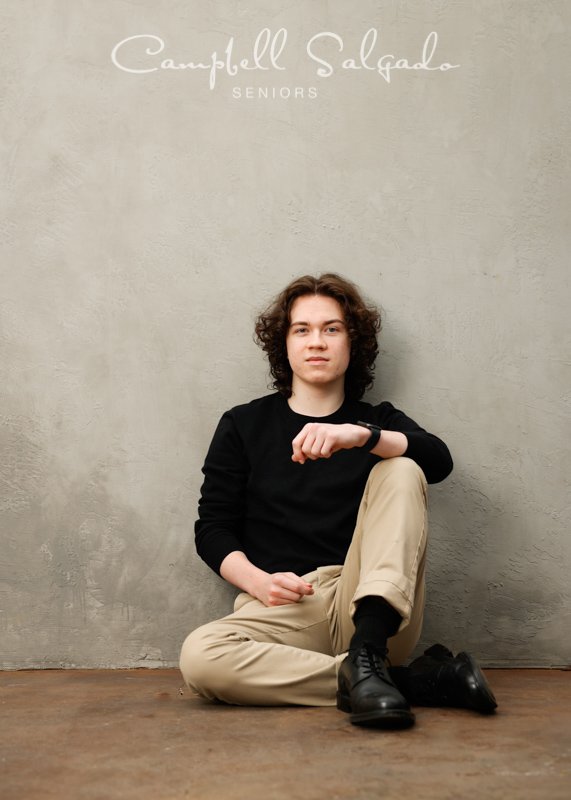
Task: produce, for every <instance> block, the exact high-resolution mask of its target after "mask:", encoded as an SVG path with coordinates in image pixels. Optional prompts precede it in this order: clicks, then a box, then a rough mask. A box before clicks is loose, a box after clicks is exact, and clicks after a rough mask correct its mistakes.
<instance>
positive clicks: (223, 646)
mask: <svg viewBox="0 0 571 800" xmlns="http://www.w3.org/2000/svg"><path fill="white" fill-rule="evenodd" d="M229 644H230V642H229V641H228V640H227V638H226V637H224V636H221V635H220V634H219V632H218V631H217V629H216V625H215V624H213V623H210V624H207V625H202V626H201V627H200V628H197V629H196V630H194V631H192V633H190V634H189V635H188V636H187V637H186V639H185V640H184V643H183V645H182V649H181V652H180V661H179V666H180V671H181V673H182V677H183V678H184V681H185V683H186V684H187V686H189V687H190V688H191V689H192V690H193V691H195V692H196V693H197V694H199V695H202V697H206V698H208V699H209V700H212V699H214V698H218V697H220V695H221V691H222V692H223V690H224V688H225V687H226V686H227V684H228V680H229V674H230V673H231V670H229V666H228V659H227V658H225V656H226V655H227V654H228V645H229Z"/></svg>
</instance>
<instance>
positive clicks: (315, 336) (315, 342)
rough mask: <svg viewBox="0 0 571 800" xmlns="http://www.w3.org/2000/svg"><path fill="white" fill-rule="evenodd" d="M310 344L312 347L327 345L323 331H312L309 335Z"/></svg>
mask: <svg viewBox="0 0 571 800" xmlns="http://www.w3.org/2000/svg"><path fill="white" fill-rule="evenodd" d="M309 346H310V347H320V348H323V347H325V337H324V335H323V331H320V330H315V331H312V332H311V335H310V337H309Z"/></svg>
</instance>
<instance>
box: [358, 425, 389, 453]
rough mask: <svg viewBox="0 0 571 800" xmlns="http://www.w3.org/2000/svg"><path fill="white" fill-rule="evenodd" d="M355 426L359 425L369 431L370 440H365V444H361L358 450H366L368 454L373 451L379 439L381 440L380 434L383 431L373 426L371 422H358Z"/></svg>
mask: <svg viewBox="0 0 571 800" xmlns="http://www.w3.org/2000/svg"><path fill="white" fill-rule="evenodd" d="M356 424H357V425H360V426H361V427H362V428H367V429H368V430H370V431H371V436H370V438H369V439H367V441H366V442H365V444H362V445H361V446H360V447H359V448H358V449H359V450H368V451H369V452H370V451H371V450H374V449H375V447H376V446H377V445H378V443H379V439H380V438H381V433H382V432H383V429H382V428H379V426H378V425H373V423H372V422H360V421H359V422H357V423H356Z"/></svg>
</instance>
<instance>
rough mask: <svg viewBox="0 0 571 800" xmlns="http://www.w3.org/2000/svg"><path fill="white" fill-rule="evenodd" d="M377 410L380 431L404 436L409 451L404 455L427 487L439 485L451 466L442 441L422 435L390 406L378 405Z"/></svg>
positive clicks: (402, 414)
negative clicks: (383, 429)
mask: <svg viewBox="0 0 571 800" xmlns="http://www.w3.org/2000/svg"><path fill="white" fill-rule="evenodd" d="M377 409H378V412H379V417H378V424H379V425H380V427H381V428H386V429H387V430H389V431H401V433H404V434H405V436H406V438H407V439H408V447H407V449H406V452H405V453H404V455H405V456H406V457H407V458H411V459H412V460H413V461H415V462H416V463H417V464H418V466H419V467H420V468H421V469H422V471H423V472H424V474H425V476H426V480H427V482H428V483H439V482H440V481H443V480H444V479H445V478H447V477H448V475H450V473H451V472H452V468H453V466H454V465H453V462H452V456H451V455H450V451H449V450H448V447H447V446H446V445H445V444H444V442H443V441H442V439H439V438H438V436H435V435H434V434H433V433H428V431H425V430H424V428H421V427H420V425H418V424H417V423H416V422H415V421H414V420H413V419H411V418H410V417H407V415H406V414H404V413H403V412H402V411H399V410H398V409H397V408H395V407H394V406H393V405H392V404H391V403H387V402H384V403H381V404H380V406H378V407H377Z"/></svg>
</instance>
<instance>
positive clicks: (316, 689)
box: [180, 457, 427, 706]
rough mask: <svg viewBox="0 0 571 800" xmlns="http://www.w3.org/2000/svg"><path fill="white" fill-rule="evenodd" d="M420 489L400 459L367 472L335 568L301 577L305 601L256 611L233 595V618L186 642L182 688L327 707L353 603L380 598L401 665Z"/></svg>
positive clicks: (227, 698) (416, 577) (414, 603)
mask: <svg viewBox="0 0 571 800" xmlns="http://www.w3.org/2000/svg"><path fill="white" fill-rule="evenodd" d="M426 537H427V521H426V480H425V478H424V474H423V472H422V470H421V469H420V468H419V467H418V466H417V465H416V464H415V462H414V461H412V460H411V459H409V458H406V457H400V458H391V459H387V460H385V461H380V462H379V463H378V464H377V465H375V467H374V468H373V469H372V470H371V473H370V476H369V479H368V482H367V485H366V487H365V491H364V493H363V498H362V500H361V505H360V508H359V514H358V517H357V524H356V527H355V532H354V535H353V540H352V542H351V546H350V547H349V551H348V553H347V557H346V560H345V564H344V565H343V566H327V567H320V568H318V569H317V570H315V571H314V572H310V573H308V574H307V575H305V576H303V577H304V579H305V580H307V581H308V582H309V583H311V584H312V585H313V587H314V594H313V595H309V596H306V597H304V598H303V600H301V601H300V602H299V603H291V604H289V605H285V606H274V607H267V606H264V605H263V603H261V602H260V601H259V600H256V599H255V598H253V597H251V596H250V595H249V594H246V593H244V592H243V593H242V594H240V595H238V597H237V598H236V601H235V604H234V613H233V614H230V615H229V616H227V617H224V618H223V619H220V620H217V621H215V622H211V623H208V624H207V625H203V626H202V627H200V628H198V629H197V630H195V631H193V632H192V633H191V634H190V635H189V636H188V637H187V638H186V640H185V642H184V644H183V647H182V652H181V657H180V669H181V672H182V675H183V677H184V680H185V682H186V683H187V685H188V686H190V687H191V689H193V690H194V691H195V692H197V693H198V694H200V695H202V696H203V697H205V698H208V699H218V700H222V701H224V702H226V703H234V704H239V705H289V704H295V705H311V706H328V705H335V694H336V689H337V671H338V669H339V665H340V663H341V661H342V660H343V658H344V657H345V652H346V650H347V649H348V646H349V641H350V639H351V636H352V634H353V631H354V626H353V622H352V616H353V613H354V611H355V604H356V602H357V601H358V600H360V599H361V598H363V597H366V596H367V595H376V596H381V597H384V598H385V599H386V600H387V601H388V602H389V603H390V604H391V605H392V606H393V607H394V608H395V609H396V610H397V611H398V612H399V614H400V615H401V616H402V623H401V625H400V628H399V630H398V632H397V634H396V635H395V636H394V637H393V638H392V639H390V640H389V658H390V660H391V663H392V664H393V665H394V666H396V665H399V664H402V663H403V661H405V659H406V658H408V656H409V655H410V654H411V652H412V650H413V649H414V647H415V645H416V643H417V641H418V639H419V636H420V632H421V627H422V617H423V610H424V564H425V552H426Z"/></svg>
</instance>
